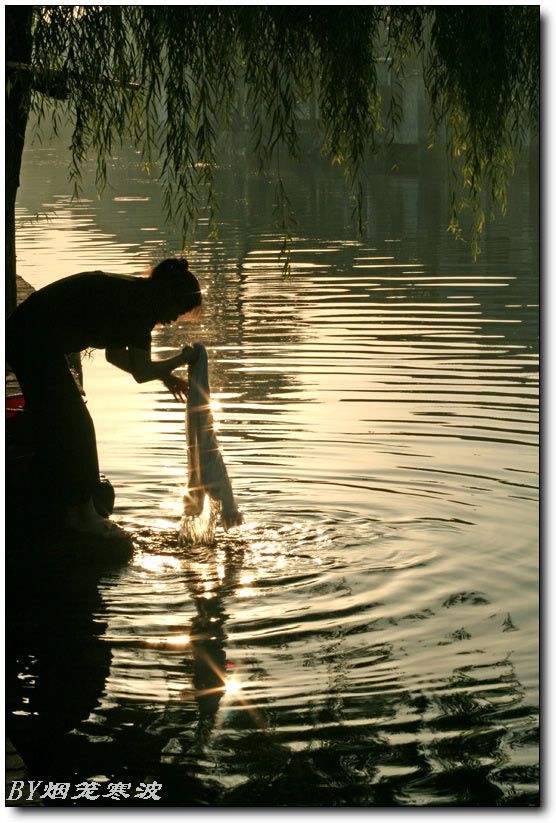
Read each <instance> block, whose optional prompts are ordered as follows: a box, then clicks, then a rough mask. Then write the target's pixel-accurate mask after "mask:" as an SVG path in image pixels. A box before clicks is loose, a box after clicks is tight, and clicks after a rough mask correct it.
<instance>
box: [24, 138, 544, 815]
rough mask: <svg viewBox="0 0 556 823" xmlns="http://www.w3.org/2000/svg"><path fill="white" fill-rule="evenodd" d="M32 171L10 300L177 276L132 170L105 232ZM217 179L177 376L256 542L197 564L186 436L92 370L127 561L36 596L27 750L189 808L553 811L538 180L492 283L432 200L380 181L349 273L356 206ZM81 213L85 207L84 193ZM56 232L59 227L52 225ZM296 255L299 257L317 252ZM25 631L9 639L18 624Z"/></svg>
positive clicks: (30, 613) (195, 252)
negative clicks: (548, 806)
mask: <svg viewBox="0 0 556 823" xmlns="http://www.w3.org/2000/svg"><path fill="white" fill-rule="evenodd" d="M64 162H65V158H64V157H63V156H62V154H61V152H59V151H58V150H55V149H54V148H52V147H42V148H41V147H38V146H37V147H34V148H31V149H29V150H28V151H27V154H26V157H25V164H24V170H23V179H22V189H21V194H20V200H19V210H18V218H19V221H20V234H19V272H20V274H21V275H22V276H23V277H25V278H26V279H27V280H28V281H29V282H30V283H31V284H32V285H34V286H36V287H39V286H42V285H44V284H46V283H48V282H50V281H52V280H54V279H57V278H59V277H62V276H65V275H68V274H71V273H75V272H78V271H84V270H91V269H97V268H100V269H104V270H107V271H117V272H122V273H133V272H139V271H141V270H142V269H143V268H145V267H146V266H147V265H148V264H149V263H150V262H152V261H154V260H156V259H158V258H160V257H162V256H164V255H165V254H166V253H168V252H175V251H177V250H178V249H179V245H178V243H177V241H176V239H175V237H174V236H173V235H172V234H171V232H166V231H165V229H164V226H163V220H162V219H161V214H160V211H161V197H160V192H159V190H158V189H157V187H156V185H155V184H154V183H153V182H150V181H148V180H146V179H145V178H144V177H143V176H142V175H141V174H140V172H139V171H138V169H137V168H136V164H135V163H134V162H133V161H132V160H129V159H127V160H119V161H117V162H116V163H115V169H114V174H113V178H112V181H113V185H114V188H113V190H111V191H109V192H108V193H107V194H106V195H105V197H104V199H103V200H102V201H100V202H99V201H97V200H95V199H94V197H93V196H92V195H91V194H90V193H89V195H87V196H86V197H85V198H84V199H83V200H82V201H80V202H72V201H71V200H70V198H69V197H68V196H67V190H68V189H67V186H66V182H65V166H64ZM289 177H290V179H289V184H288V185H289V187H290V193H291V195H292V199H293V202H294V207H295V209H296V211H297V214H298V217H299V219H300V227H302V229H301V228H300V229H299V232H300V233H299V235H298V236H296V237H295V239H294V241H293V243H292V250H293V251H292V277H291V278H290V279H287V280H285V279H284V278H283V276H282V272H281V262H280V247H281V241H280V238H279V237H278V236H277V234H276V233H275V231H274V229H273V227H272V221H271V214H272V203H273V187H272V185H271V184H270V183H269V182H268V181H265V180H261V179H259V178H257V177H256V176H255V175H254V174H252V173H251V172H250V170H249V169H248V167H247V165H246V164H245V163H244V162H243V161H238V165H237V166H234V167H233V168H232V167H231V166H230V167H224V168H223V169H222V173H221V181H220V187H221V190H222V195H221V201H222V215H221V218H222V229H221V235H220V238H219V239H218V240H211V239H209V237H208V231H207V228H206V225H205V224H202V225H201V229H200V232H199V236H198V239H197V241H196V242H195V244H194V246H193V249H192V251H191V253H190V261H191V267H192V269H193V270H194V271H195V272H197V273H198V275H199V277H200V279H201V280H202V283H203V286H204V288H205V289H206V290H207V294H206V310H205V314H204V317H203V320H202V321H201V323H200V324H198V325H196V326H194V327H187V326H182V327H178V328H173V329H170V330H168V329H164V330H160V331H157V333H156V335H155V344H156V351H157V352H158V353H159V354H160V355H161V356H168V355H169V354H171V353H173V352H175V351H176V349H177V348H178V347H181V346H182V345H184V344H185V343H187V342H189V341H192V340H195V339H199V340H201V341H202V342H203V343H204V344H205V345H206V346H207V348H208V350H209V357H210V366H211V376H212V387H213V398H214V407H215V415H216V419H217V421H218V424H219V437H220V441H221V444H222V446H223V450H224V453H225V459H226V462H227V466H228V470H229V473H230V476H231V478H232V481H233V485H234V490H235V492H236V494H237V497H238V499H239V501H240V504H241V507H242V509H243V511H244V513H245V524H244V526H243V527H241V528H240V529H238V530H233V531H230V532H229V533H228V534H225V533H219V534H218V538H217V544H216V546H215V547H213V548H207V547H205V546H200V547H195V548H189V549H185V548H180V547H179V546H178V543H177V537H176V536H177V530H178V528H179V522H180V515H181V495H182V492H183V484H184V482H185V478H186V448H185V436H184V409H183V407H182V406H180V405H179V404H178V403H176V402H175V401H174V400H173V398H172V397H171V396H170V395H169V394H168V393H166V392H165V390H164V389H163V388H162V387H161V386H160V385H159V384H156V383H151V384H146V385H137V384H136V383H135V382H134V381H133V380H132V379H131V378H130V377H129V375H126V374H124V373H123V372H119V371H118V370H116V369H115V368H113V367H112V366H110V365H109V364H107V363H106V362H105V360H104V356H103V353H102V352H96V353H94V355H93V357H92V358H90V359H86V360H85V388H86V390H87V395H88V403H89V408H90V410H91V412H92V415H93V418H94V420H95V423H96V428H97V437H98V447H99V454H100V462H101V468H102V470H103V471H104V472H105V473H106V474H107V475H108V477H109V478H110V479H111V481H112V483H113V485H114V486H115V488H116V494H117V498H116V508H115V514H114V517H115V519H116V520H117V521H118V522H120V523H121V524H122V525H124V526H125V528H127V529H128V530H129V531H130V532H131V533H132V535H133V537H134V542H135V545H136V551H135V554H134V557H133V559H132V561H131V562H130V563H129V564H128V565H127V566H125V567H124V568H120V569H118V570H116V571H111V572H109V573H101V574H98V575H96V576H95V575H94V574H92V573H87V572H85V573H83V572H81V573H77V572H75V570H73V571H72V570H71V569H64V570H59V569H57V570H56V571H55V573H53V574H52V575H51V576H50V577H49V576H48V575H47V576H46V578H45V577H44V576H42V577H41V578H40V579H39V580H35V581H33V582H32V584H31V586H30V587H29V597H28V599H25V598H23V599H22V601H21V602H22V605H21V608H20V611H21V613H20V614H19V615H18V616H17V630H16V631H15V635H16V641H14V642H15V652H14V654H13V659H12V660H11V663H12V667H13V674H14V683H17V686H13V687H12V688H11V689H10V694H11V697H10V702H11V705H10V710H11V712H12V718H11V720H10V723H11V724H12V725H13V728H14V729H15V730H19V733H20V735H21V736H22V739H26V740H28V743H29V748H30V751H31V752H34V753H32V754H30V755H29V756H28V760H29V761H30V762H29V765H30V767H31V768H33V767H34V768H35V774H38V775H39V777H43V776H45V777H46V778H47V779H55V780H62V779H66V780H71V781H72V782H73V783H76V782H78V781H82V780H93V779H95V780H98V781H100V782H102V781H108V780H110V781H116V780H117V781H124V782H126V781H127V782H131V783H132V784H133V785H135V784H137V783H138V782H140V781H144V780H146V779H151V780H152V779H155V778H156V779H157V780H158V781H159V782H161V783H162V784H163V786H164V789H163V792H162V794H163V797H164V800H165V802H167V803H169V804H171V805H197V804H205V805H206V804H208V805H223V806H231V805H244V806H245V805H269V806H275V805H276V806H281V805H305V804H306V805H347V806H360V805H370V806H373V805H392V804H393V805H428V804H435V805H439V804H441V805H444V804H448V805H450V804H457V805H477V804H483V805H485V804H486V805H491V804H492V805H504V804H506V805H523V804H534V803H536V797H537V790H538V769H537V763H538V739H537V738H538V734H537V715H538V693H537V687H538V631H537V629H538V625H537V620H538V608H537V606H538V591H537V587H538V564H537V561H538V549H537V516H538V511H537V501H538V471H537V468H538V467H537V458H538V453H537V409H538V403H537V400H538V398H537V378H538V346H537V313H538V306H537V303H538V285H537V274H538V272H537V213H536V205H537V194H536V191H535V190H534V186H533V184H532V183H531V180H533V179H534V178H533V177H531V176H530V175H528V173H527V170H526V169H525V170H524V171H523V172H521V173H520V174H519V175H518V177H517V179H516V180H515V182H514V185H513V189H512V192H511V198H510V209H509V215H508V217H507V219H506V220H505V221H503V222H501V223H499V224H497V225H495V226H494V227H492V228H491V229H490V230H489V231H488V234H487V236H486V238H485V243H484V251H483V254H482V255H481V257H480V258H479V260H478V262H476V263H473V262H472V260H471V259H470V255H469V251H468V249H467V248H466V247H464V246H463V245H462V244H457V243H455V242H454V241H453V240H452V239H450V237H449V236H448V235H447V233H446V230H445V227H446V225H447V222H448V197H447V193H446V187H445V184H444V183H443V182H442V180H439V179H436V180H435V179H432V178H431V175H430V174H429V173H426V174H425V173H423V174H421V176H420V177H417V176H416V175H412V174H406V175H404V174H398V175H396V174H386V173H382V172H380V171H378V170H374V171H373V170H371V187H370V191H371V193H370V195H369V203H368V205H369V207H370V210H371V221H370V225H369V229H368V234H367V236H366V237H365V238H364V239H363V240H361V241H355V240H354V239H353V237H354V235H353V232H352V229H351V225H350V206H349V204H348V203H346V197H345V192H344V188H343V184H342V181H341V178H340V177H337V176H335V175H334V174H332V172H331V171H330V170H328V169H326V168H324V167H321V166H320V165H317V164H315V166H314V168H312V169H311V171H310V172H309V171H307V170H304V171H303V170H298V171H295V172H292V173H291V174H290V176H289ZM86 194H87V192H86ZM35 213H43V214H46V215H47V216H48V220H45V219H40V220H38V221H37V220H33V215H34V214H35ZM301 231H303V234H301ZM14 622H15V619H14Z"/></svg>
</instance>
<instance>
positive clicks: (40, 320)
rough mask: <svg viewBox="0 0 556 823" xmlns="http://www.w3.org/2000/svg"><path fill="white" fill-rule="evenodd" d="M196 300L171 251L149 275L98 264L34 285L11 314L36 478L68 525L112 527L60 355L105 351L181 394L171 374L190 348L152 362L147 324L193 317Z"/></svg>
mask: <svg viewBox="0 0 556 823" xmlns="http://www.w3.org/2000/svg"><path fill="white" fill-rule="evenodd" d="M201 302H202V298H201V290H200V287H199V283H198V281H197V279H196V277H195V276H194V275H193V274H192V273H191V272H190V271H189V267H188V263H187V260H185V259H183V258H170V259H168V260H164V261H163V262H162V263H160V264H159V265H158V266H156V267H155V268H154V269H152V271H151V272H150V275H149V276H148V277H146V278H145V277H130V276H124V275H115V274H107V273H105V272H100V271H95V272H84V273H82V274H75V275H73V276H71V277H65V278H63V279H62V280H58V281H56V282H54V283H51V284H50V285H48V286H46V287H45V288H43V289H40V290H39V291H36V292H34V293H33V294H32V295H30V296H29V297H28V298H27V299H26V300H24V301H23V303H21V304H20V305H19V306H18V307H17V309H16V310H15V311H14V312H13V313H12V314H11V315H10V317H9V318H8V321H7V324H6V355H7V360H8V362H9V363H10V365H11V367H12V368H13V370H14V372H15V375H16V377H17V379H18V381H19V385H20V387H21V391H22V392H23V395H24V397H25V406H26V409H28V410H29V412H30V414H31V420H32V425H33V433H34V446H35V453H36V463H37V470H38V478H39V482H40V484H41V488H45V489H48V488H54V489H55V490H56V493H57V496H58V500H59V502H60V503H61V504H62V505H64V506H65V507H66V512H67V514H66V525H67V526H68V527H70V528H72V529H75V530H78V531H81V532H88V533H92V534H94V535H97V536H99V537H110V536H112V535H115V534H117V533H118V529H117V527H116V525H115V524H113V523H110V522H109V521H108V520H105V519H104V518H102V517H101V516H100V515H99V514H98V513H97V511H96V509H95V507H94V505H93V500H92V493H93V491H94V489H95V488H96V487H97V486H98V484H99V467H98V457H97V447H96V438H95V430H94V426H93V421H92V419H91V416H90V414H89V412H88V410H87V407H86V406H85V403H84V402H83V398H82V397H81V393H80V391H79V388H78V386H77V384H76V382H75V380H74V378H73V376H72V374H71V372H70V369H69V367H68V363H67V360H66V355H67V354H70V353H72V352H80V351H83V350H84V349H88V348H96V349H106V359H107V360H108V361H109V362H110V363H112V364H114V365H115V366H118V368H120V369H123V370H124V371H127V372H129V373H130V374H131V375H133V377H134V378H135V380H137V382H139V383H144V382H147V381H148V380H156V379H158V380H162V382H163V383H164V384H165V385H166V386H167V388H168V389H169V390H170V391H171V392H172V394H173V395H174V396H175V397H176V398H177V399H181V400H184V399H185V391H186V389H187V384H186V382H185V381H183V380H182V379H181V378H179V377H178V376H176V375H174V374H172V371H173V370H174V369H175V368H177V367H178V366H182V365H185V364H187V363H189V362H190V361H191V360H192V359H193V358H194V357H195V352H194V349H193V348H192V347H191V346H186V347H184V349H183V350H182V352H181V353H180V354H178V355H177V356H175V357H171V358H169V359H168V360H160V361H156V362H153V361H152V359H151V331H152V329H153V328H154V326H155V325H156V324H157V323H163V324H169V323H172V322H173V321H175V320H177V319H178V317H184V318H185V319H192V318H193V317H194V316H195V315H196V314H197V313H198V312H199V310H200V306H201Z"/></svg>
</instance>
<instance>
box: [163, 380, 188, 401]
mask: <svg viewBox="0 0 556 823" xmlns="http://www.w3.org/2000/svg"><path fill="white" fill-rule="evenodd" d="M162 382H163V383H164V385H165V386H166V388H167V389H168V391H169V392H170V394H172V395H173V396H174V397H175V399H176V400H178V401H179V402H180V403H185V402H186V401H187V390H188V388H189V386H188V384H187V380H183V379H182V378H181V377H177V376H176V375H175V374H169V375H168V376H167V377H164V378H163V379H162Z"/></svg>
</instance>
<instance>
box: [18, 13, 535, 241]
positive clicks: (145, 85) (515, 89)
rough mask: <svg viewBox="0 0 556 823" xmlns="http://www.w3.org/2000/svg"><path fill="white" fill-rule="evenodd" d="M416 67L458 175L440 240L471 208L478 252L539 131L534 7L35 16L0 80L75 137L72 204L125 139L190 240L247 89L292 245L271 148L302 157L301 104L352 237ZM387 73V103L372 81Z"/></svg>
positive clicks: (100, 179)
mask: <svg viewBox="0 0 556 823" xmlns="http://www.w3.org/2000/svg"><path fill="white" fill-rule="evenodd" d="M416 59H418V60H420V61H421V62H422V66H423V76H424V82H425V88H426V91H427V93H428V96H429V99H430V104H431V109H432V116H433V133H434V134H435V135H436V138H438V136H439V135H441V134H442V133H445V134H446V140H447V147H448V152H449V158H450V162H451V164H452V169H453V171H454V176H453V177H452V178H451V181H452V183H451V185H452V218H451V222H450V226H449V228H450V230H451V231H452V232H453V233H454V234H455V235H456V236H462V228H461V225H460V215H461V213H462V212H463V211H464V210H465V209H469V210H470V213H471V214H472V216H473V220H472V227H471V229H470V230H469V232H470V233H469V236H468V239H469V240H470V241H471V244H472V248H473V250H474V251H475V252H477V251H478V239H479V235H480V233H481V231H482V229H483V226H484V222H485V195H486V194H488V195H489V196H490V198H491V200H492V202H494V203H495V204H497V205H498V208H499V210H500V211H501V212H502V213H504V211H505V208H506V191H507V186H508V181H509V178H510V175H511V174H512V172H513V168H514V152H515V150H516V149H518V148H519V147H520V146H521V145H522V143H523V142H524V140H525V139H526V137H527V134H528V133H529V131H530V130H531V129H535V128H536V126H537V122H538V76H539V10H538V6H159V5H151V6H34V7H33V17H32V57H31V61H30V64H25V65H20V66H19V67H17V66H12V67H11V69H10V72H9V76H8V78H7V79H8V82H9V83H10V84H11V83H12V82H13V75H14V73H17V72H19V73H20V74H26V75H28V78H30V79H29V82H30V84H31V86H32V88H33V89H34V92H33V95H32V108H33V110H34V111H35V112H36V113H37V115H38V120H39V124H40V123H41V122H42V120H43V119H44V118H45V116H46V114H47V113H49V114H51V113H52V112H54V117H55V124H60V123H65V122H67V123H70V124H71V128H72V140H71V164H70V179H71V181H72V183H73V185H74V189H75V192H76V193H78V192H79V190H80V185H81V171H82V168H83V164H84V161H85V160H86V159H88V158H89V157H90V156H92V155H94V156H95V157H96V164H97V166H96V181H97V187H98V189H99V191H101V190H102V189H103V187H104V186H105V185H106V175H107V166H108V163H107V161H108V159H109V157H110V155H111V152H112V151H113V150H114V148H115V146H116V145H119V144H122V143H124V144H125V143H130V142H131V143H133V144H134V145H136V146H138V147H139V148H140V150H141V152H142V155H143V159H144V164H145V167H146V168H149V169H152V168H156V167H158V168H159V169H160V172H159V176H160V181H161V184H162V187H163V191H164V206H165V211H166V217H167V218H168V219H169V220H172V221H174V222H177V224H178V225H179V227H180V228H181V229H182V231H183V232H184V233H187V232H188V231H190V230H191V229H192V227H193V226H194V224H195V221H196V218H197V215H198V213H199V210H200V209H201V208H204V207H207V206H208V209H209V215H210V224H211V227H212V229H213V230H214V229H215V227H216V225H217V202H216V199H215V194H214V188H215V183H214V175H215V168H216V156H217V147H218V140H219V137H220V135H221V133H222V131H223V130H224V129H225V128H229V126H230V124H231V123H232V122H233V115H234V110H235V107H236V106H237V102H238V91H239V90H245V95H244V99H245V100H246V105H247V108H248V112H249V117H250V124H251V133H252V148H253V151H254V154H255V156H256V157H257V159H258V162H259V166H260V168H261V169H266V170H267V171H269V172H272V171H274V172H275V173H276V174H277V179H278V181H279V184H278V196H277V214H278V218H279V221H280V225H281V229H282V232H283V235H284V237H285V238H286V239H287V238H288V236H289V235H290V227H291V224H292V223H291V220H292V217H291V210H290V208H289V202H288V201H287V198H286V192H285V190H284V189H283V186H282V179H281V177H280V174H279V171H277V169H278V162H279V161H278V158H279V151H280V150H281V149H284V150H286V151H287V152H288V153H289V154H290V155H291V156H294V157H297V156H298V155H299V151H300V149H299V140H298V130H299V103H300V102H303V101H305V100H307V99H308V98H309V97H310V96H313V97H314V98H316V99H317V100H318V111H319V124H320V128H321V132H322V146H323V151H324V152H325V154H327V155H328V156H329V157H330V159H331V160H332V162H336V163H340V164H341V165H342V166H343V168H344V170H345V174H346V180H347V184H348V189H349V192H350V193H351V195H352V197H353V198H354V202H355V219H356V222H357V224H358V226H359V229H361V228H362V225H363V202H364V197H363V188H362V186H363V182H364V181H363V172H362V170H363V168H364V164H365V159H366V157H367V154H368V152H369V151H370V150H375V149H376V147H377V145H378V144H379V142H380V141H382V142H383V143H387V142H388V140H391V139H392V137H393V135H394V133H395V130H396V128H397V126H398V124H399V121H400V116H401V109H400V98H401V90H402V89H403V82H404V69H405V68H406V66H407V65H408V63H409V62H410V61H414V60H416ZM384 61H387V65H388V66H389V71H390V73H391V81H392V82H391V87H392V88H393V95H392V100H391V103H390V105H389V106H385V105H383V102H382V101H381V97H380V91H379V83H378V79H377V67H378V66H379V65H382V64H384ZM242 93H243V91H242ZM47 95H49V96H48V97H47ZM488 213H489V216H491V215H492V213H493V209H492V208H490V207H489V210H488Z"/></svg>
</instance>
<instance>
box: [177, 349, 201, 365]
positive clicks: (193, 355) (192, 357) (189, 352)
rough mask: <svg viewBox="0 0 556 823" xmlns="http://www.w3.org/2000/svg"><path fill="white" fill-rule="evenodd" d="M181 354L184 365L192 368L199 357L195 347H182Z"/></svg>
mask: <svg viewBox="0 0 556 823" xmlns="http://www.w3.org/2000/svg"><path fill="white" fill-rule="evenodd" d="M181 353H182V357H183V362H184V364H187V365H188V366H192V365H193V363H195V361H196V360H197V358H198V357H199V352H198V351H197V349H196V348H195V346H184V347H183V349H182V351H181Z"/></svg>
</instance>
